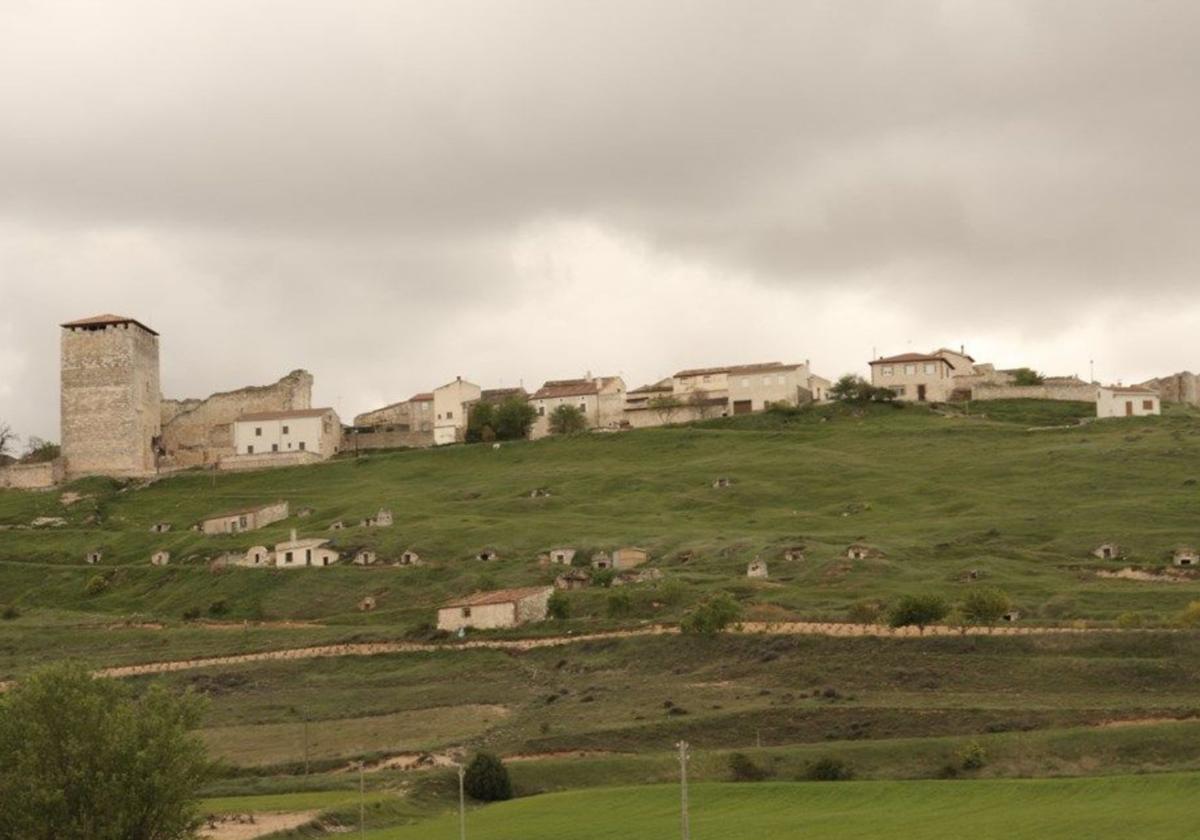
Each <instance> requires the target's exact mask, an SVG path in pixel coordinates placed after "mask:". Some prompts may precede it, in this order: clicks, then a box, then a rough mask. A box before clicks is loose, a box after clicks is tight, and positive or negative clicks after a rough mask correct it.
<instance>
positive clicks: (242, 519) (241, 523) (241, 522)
mask: <svg viewBox="0 0 1200 840" xmlns="http://www.w3.org/2000/svg"><path fill="white" fill-rule="evenodd" d="M238 527H239V528H245V527H246V517H244V516H239V517H238Z"/></svg>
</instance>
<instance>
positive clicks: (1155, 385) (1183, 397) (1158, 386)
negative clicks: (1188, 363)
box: [1141, 370, 1200, 405]
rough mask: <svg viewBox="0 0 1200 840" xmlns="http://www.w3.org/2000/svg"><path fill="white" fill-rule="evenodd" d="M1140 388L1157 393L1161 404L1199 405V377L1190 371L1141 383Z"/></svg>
mask: <svg viewBox="0 0 1200 840" xmlns="http://www.w3.org/2000/svg"><path fill="white" fill-rule="evenodd" d="M1141 387H1144V388H1149V389H1151V390H1153V391H1158V393H1159V395H1160V396H1161V397H1162V401H1163V402H1168V403H1183V404H1185V405H1200V377H1197V376H1196V374H1194V373H1192V372H1191V371H1187V370H1185V371H1181V372H1180V373H1174V374H1171V375H1170V376H1162V377H1159V378H1158V379H1151V380H1150V381H1149V382H1143V383H1141Z"/></svg>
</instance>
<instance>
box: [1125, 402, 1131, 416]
mask: <svg viewBox="0 0 1200 840" xmlns="http://www.w3.org/2000/svg"><path fill="white" fill-rule="evenodd" d="M1125 416H1126V417H1132V416H1133V400H1126V401H1125Z"/></svg>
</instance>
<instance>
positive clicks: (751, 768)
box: [729, 752, 770, 782]
mask: <svg viewBox="0 0 1200 840" xmlns="http://www.w3.org/2000/svg"><path fill="white" fill-rule="evenodd" d="M768 775H770V774H769V773H767V771H766V770H764V769H763V768H762V767H759V766H758V765H757V764H755V763H754V761H753V760H751V758H750V756H748V755H746V754H745V753H740V752H737V753H730V755H729V776H730V778H732V779H733V781H735V782H761V781H762V780H763V779H765V778H767V776H768Z"/></svg>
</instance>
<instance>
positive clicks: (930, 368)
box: [925, 362, 935, 373]
mask: <svg viewBox="0 0 1200 840" xmlns="http://www.w3.org/2000/svg"><path fill="white" fill-rule="evenodd" d="M934 370H935V368H934V366H933V362H926V363H925V372H926V373H933V372H934Z"/></svg>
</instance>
